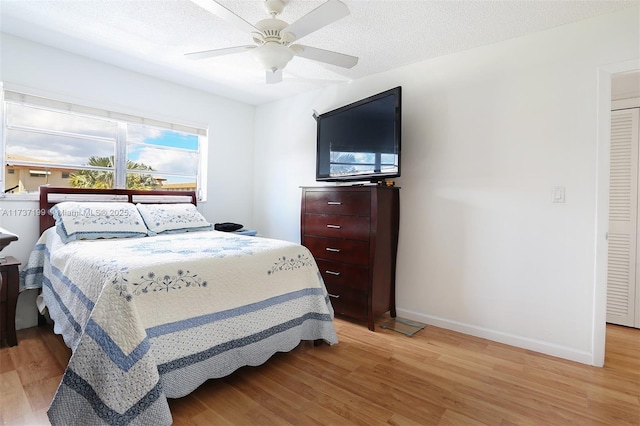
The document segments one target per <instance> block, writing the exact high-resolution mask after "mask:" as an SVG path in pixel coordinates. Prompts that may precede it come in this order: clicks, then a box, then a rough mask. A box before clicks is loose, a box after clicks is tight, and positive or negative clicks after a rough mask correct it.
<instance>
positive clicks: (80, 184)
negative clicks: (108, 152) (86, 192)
mask: <svg viewBox="0 0 640 426" xmlns="http://www.w3.org/2000/svg"><path fill="white" fill-rule="evenodd" d="M87 165H88V166H94V167H109V168H111V169H113V167H114V157H113V155H112V156H110V157H93V156H92V157H89V160H88V162H87ZM129 170H153V168H151V167H150V166H147V165H146V164H142V163H136V162H134V161H131V160H127V171H129ZM113 176H114V172H113V170H78V171H75V172H73V173H71V174H70V175H69V184H70V185H71V186H72V187H73V188H97V189H108V188H113ZM156 187H158V181H157V180H156V178H154V177H153V175H150V174H146V173H127V189H153V188H156Z"/></svg>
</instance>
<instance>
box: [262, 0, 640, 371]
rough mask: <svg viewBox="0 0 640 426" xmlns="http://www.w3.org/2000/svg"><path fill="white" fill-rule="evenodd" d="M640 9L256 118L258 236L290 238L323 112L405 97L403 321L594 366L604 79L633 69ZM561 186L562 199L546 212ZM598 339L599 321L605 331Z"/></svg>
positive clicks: (325, 93) (419, 67)
mask: <svg viewBox="0 0 640 426" xmlns="http://www.w3.org/2000/svg"><path fill="white" fill-rule="evenodd" d="M639 16H640V10H639V9H638V8H637V7H636V8H632V9H626V10H623V11H621V12H618V13H615V14H612V15H607V16H602V17H598V18H595V19H590V20H586V21H582V22H579V23H576V24H571V25H567V26H564V27H559V28H555V29H552V30H549V31H545V32H543V33H538V34H534V35H531V36H526V37H521V38H517V39H513V40H510V41H507V42H503V43H500V44H495V45H492V46H488V47H483V48H478V49H474V50H470V51H466V52H460V53H457V54H453V55H449V56H446V57H441V58H437V59H433V60H429V61H425V62H422V63H419V64H415V65H411V66H407V67H404V68H401V69H396V70H392V71H389V72H386V73H382V74H379V75H376V76H373V77H370V78H365V79H361V80H357V81H353V82H351V83H349V84H344V85H341V86H335V87H332V88H330V89H326V90H320V91H316V92H313V93H309V94H305V95H302V96H298V97H295V98H290V99H287V100H284V101H280V102H275V103H272V104H268V105H263V106H260V107H258V109H257V112H256V144H255V155H256V166H255V175H254V207H255V210H254V212H255V213H254V221H253V222H254V223H255V226H256V227H257V228H258V229H260V231H261V233H263V234H265V235H267V236H272V237H277V238H283V239H288V240H291V241H299V239H300V236H299V223H300V217H299V215H300V190H299V188H298V187H299V186H300V185H313V184H315V182H314V170H315V169H314V167H315V121H314V120H313V118H312V117H311V114H312V112H313V110H317V111H318V112H319V113H322V112H325V111H328V110H331V109H333V108H336V107H338V106H341V105H344V104H347V103H349V102H352V101H355V100H358V99H360V98H363V97H366V96H369V95H372V94H374V93H377V92H380V91H382V90H385V89H388V88H391V87H394V86H398V85H401V86H402V87H403V128H402V132H403V146H402V177H401V178H400V179H398V182H399V184H400V186H401V187H402V189H401V222H400V247H399V253H398V271H397V306H398V311H399V314H400V315H401V316H404V317H408V318H412V319H416V320H419V321H424V322H427V323H430V324H435V325H439V326H443V327H447V328H451V329H456V330H460V331H463V332H466V333H470V334H474V335H478V336H482V337H487V338H490V339H493V340H497V341H502V342H505V343H509V344H513V345H517V346H521V347H525V348H529V349H533V350H536V351H540V352H544V353H548V354H551V355H556V356H561V357H565V358H568V359H572V360H576V361H580V362H585V363H596V364H597V361H596V360H595V359H594V352H595V351H594V349H593V346H594V328H595V326H594V318H595V314H594V291H595V285H596V276H595V259H596V255H595V253H596V241H599V243H601V241H600V240H601V239H602V238H603V235H596V217H595V215H596V203H597V199H596V190H597V187H596V181H597V177H598V176H597V169H596V164H597V153H598V143H600V141H599V139H598V131H597V130H598V129H597V121H598V117H597V112H598V102H600V100H599V98H598V72H599V71H598V70H599V67H602V66H604V65H606V64H610V63H614V62H620V61H629V60H634V59H637V58H638V57H639V56H640V25H639ZM555 186H563V187H565V188H566V202H565V203H563V204H553V203H552V202H551V199H552V190H553V188H554V187H555ZM602 327H604V324H602Z"/></svg>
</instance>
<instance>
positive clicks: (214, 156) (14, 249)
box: [0, 34, 255, 328]
mask: <svg viewBox="0 0 640 426" xmlns="http://www.w3.org/2000/svg"><path fill="white" fill-rule="evenodd" d="M0 36H1V38H0V43H1V45H2V51H1V56H0V59H1V61H0V63H1V66H0V81H3V83H4V86H5V88H7V89H10V90H25V91H28V92H30V93H33V94H36V95H44V96H49V97H52V98H55V99H60V100H64V101H69V102H76V103H79V104H83V105H88V106H95V107H100V108H105V109H109V110H112V111H117V112H124V113H130V114H136V115H141V116H145V117H149V118H157V119H161V120H166V121H170V122H175V123H184V124H191V125H196V126H203V127H205V128H208V129H209V147H208V152H209V156H208V183H209V185H208V191H207V201H206V202H203V203H200V204H199V208H200V210H201V212H202V213H203V214H204V216H205V217H206V218H207V219H208V220H209V221H211V222H214V223H215V222H223V221H233V222H239V223H243V224H245V225H247V226H248V227H252V225H253V224H252V222H251V220H252V209H253V198H252V195H253V137H254V134H253V128H254V118H255V117H254V115H255V108H254V107H253V106H249V105H246V104H242V103H239V102H236V101H231V100H228V99H224V98H220V97H216V96H213V95H209V94H205V93H203V92H200V91H197V90H194V89H189V88H186V87H183V86H179V85H176V84H172V83H168V82H165V81H162V80H158V79H154V78H151V77H147V76H144V75H141V74H136V73H133V72H130V71H126V70H124V69H121V68H118V67H115V66H112V65H107V64H104V63H100V62H97V61H93V60H90V59H87V58H84V57H81V56H77V55H73V54H70V53H66V52H63V51H61V50H57V49H53V48H50V47H46V46H43V45H40V44H35V43H32V42H29V41H27V40H24V39H20V38H16V37H14V36H10V35H7V34H1V35H0ZM0 208H4V209H12V208H37V203H36V202H35V201H8V200H2V199H0ZM0 226H2V227H5V228H7V229H9V230H11V231H13V232H15V233H16V234H18V235H19V237H20V240H19V241H17V242H15V243H12V244H11V245H10V246H9V247H8V248H6V249H5V250H3V252H2V254H3V255H13V256H15V257H17V258H18V259H19V260H21V261H22V262H24V261H26V259H27V258H28V254H29V252H30V250H31V248H32V247H33V245H34V243H35V242H36V240H37V237H38V221H37V218H35V217H31V218H16V217H7V216H0ZM32 301H33V294H21V296H20V299H19V302H18V317H17V320H16V326H17V328H24V327H29V326H31V325H33V324H35V318H36V316H35V315H36V314H35V310H34V309H33V308H32V306H33V303H32Z"/></svg>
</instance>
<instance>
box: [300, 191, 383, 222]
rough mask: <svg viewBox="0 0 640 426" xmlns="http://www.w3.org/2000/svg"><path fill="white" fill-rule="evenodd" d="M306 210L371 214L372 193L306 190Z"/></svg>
mask: <svg viewBox="0 0 640 426" xmlns="http://www.w3.org/2000/svg"><path fill="white" fill-rule="evenodd" d="M305 212H306V213H322V214H336V215H342V214H344V215H353V216H369V215H370V214H371V194H369V193H368V192H357V191H306V192H305Z"/></svg>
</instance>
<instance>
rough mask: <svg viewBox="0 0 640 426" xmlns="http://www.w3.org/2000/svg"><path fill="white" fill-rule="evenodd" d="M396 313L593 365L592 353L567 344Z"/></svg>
mask: <svg viewBox="0 0 640 426" xmlns="http://www.w3.org/2000/svg"><path fill="white" fill-rule="evenodd" d="M397 314H398V316H399V317H402V318H406V319H409V320H413V321H419V322H422V323H425V324H428V325H433V326H435V327H440V328H445V329H447V330H453V331H457V332H460V333H464V334H468V335H471V336H475V337H480V338H483V339H487V340H491V341H494V342H499V343H504V344H506V345H510V346H515V347H518V348H522V349H527V350H531V351H534V352H539V353H542V354H546V355H551V356H555V357H558V358H563V359H566V360H569V361H575V362H579V363H582V364H588V365H593V354H592V353H590V352H585V351H580V350H577V349H575V348H570V347H568V346H562V345H557V344H555V343H549V342H545V341H542V340H536V339H529V338H527V337H523V336H517V335H514V334H510V333H504V332H501V331H496V330H491V329H488V328H484V327H478V326H475V325H471V324H465V323H462V322H458V321H451V320H448V319H445V318H439V317H434V316H431V315H424V314H420V313H418V312H413V311H408V310H405V309H397Z"/></svg>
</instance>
